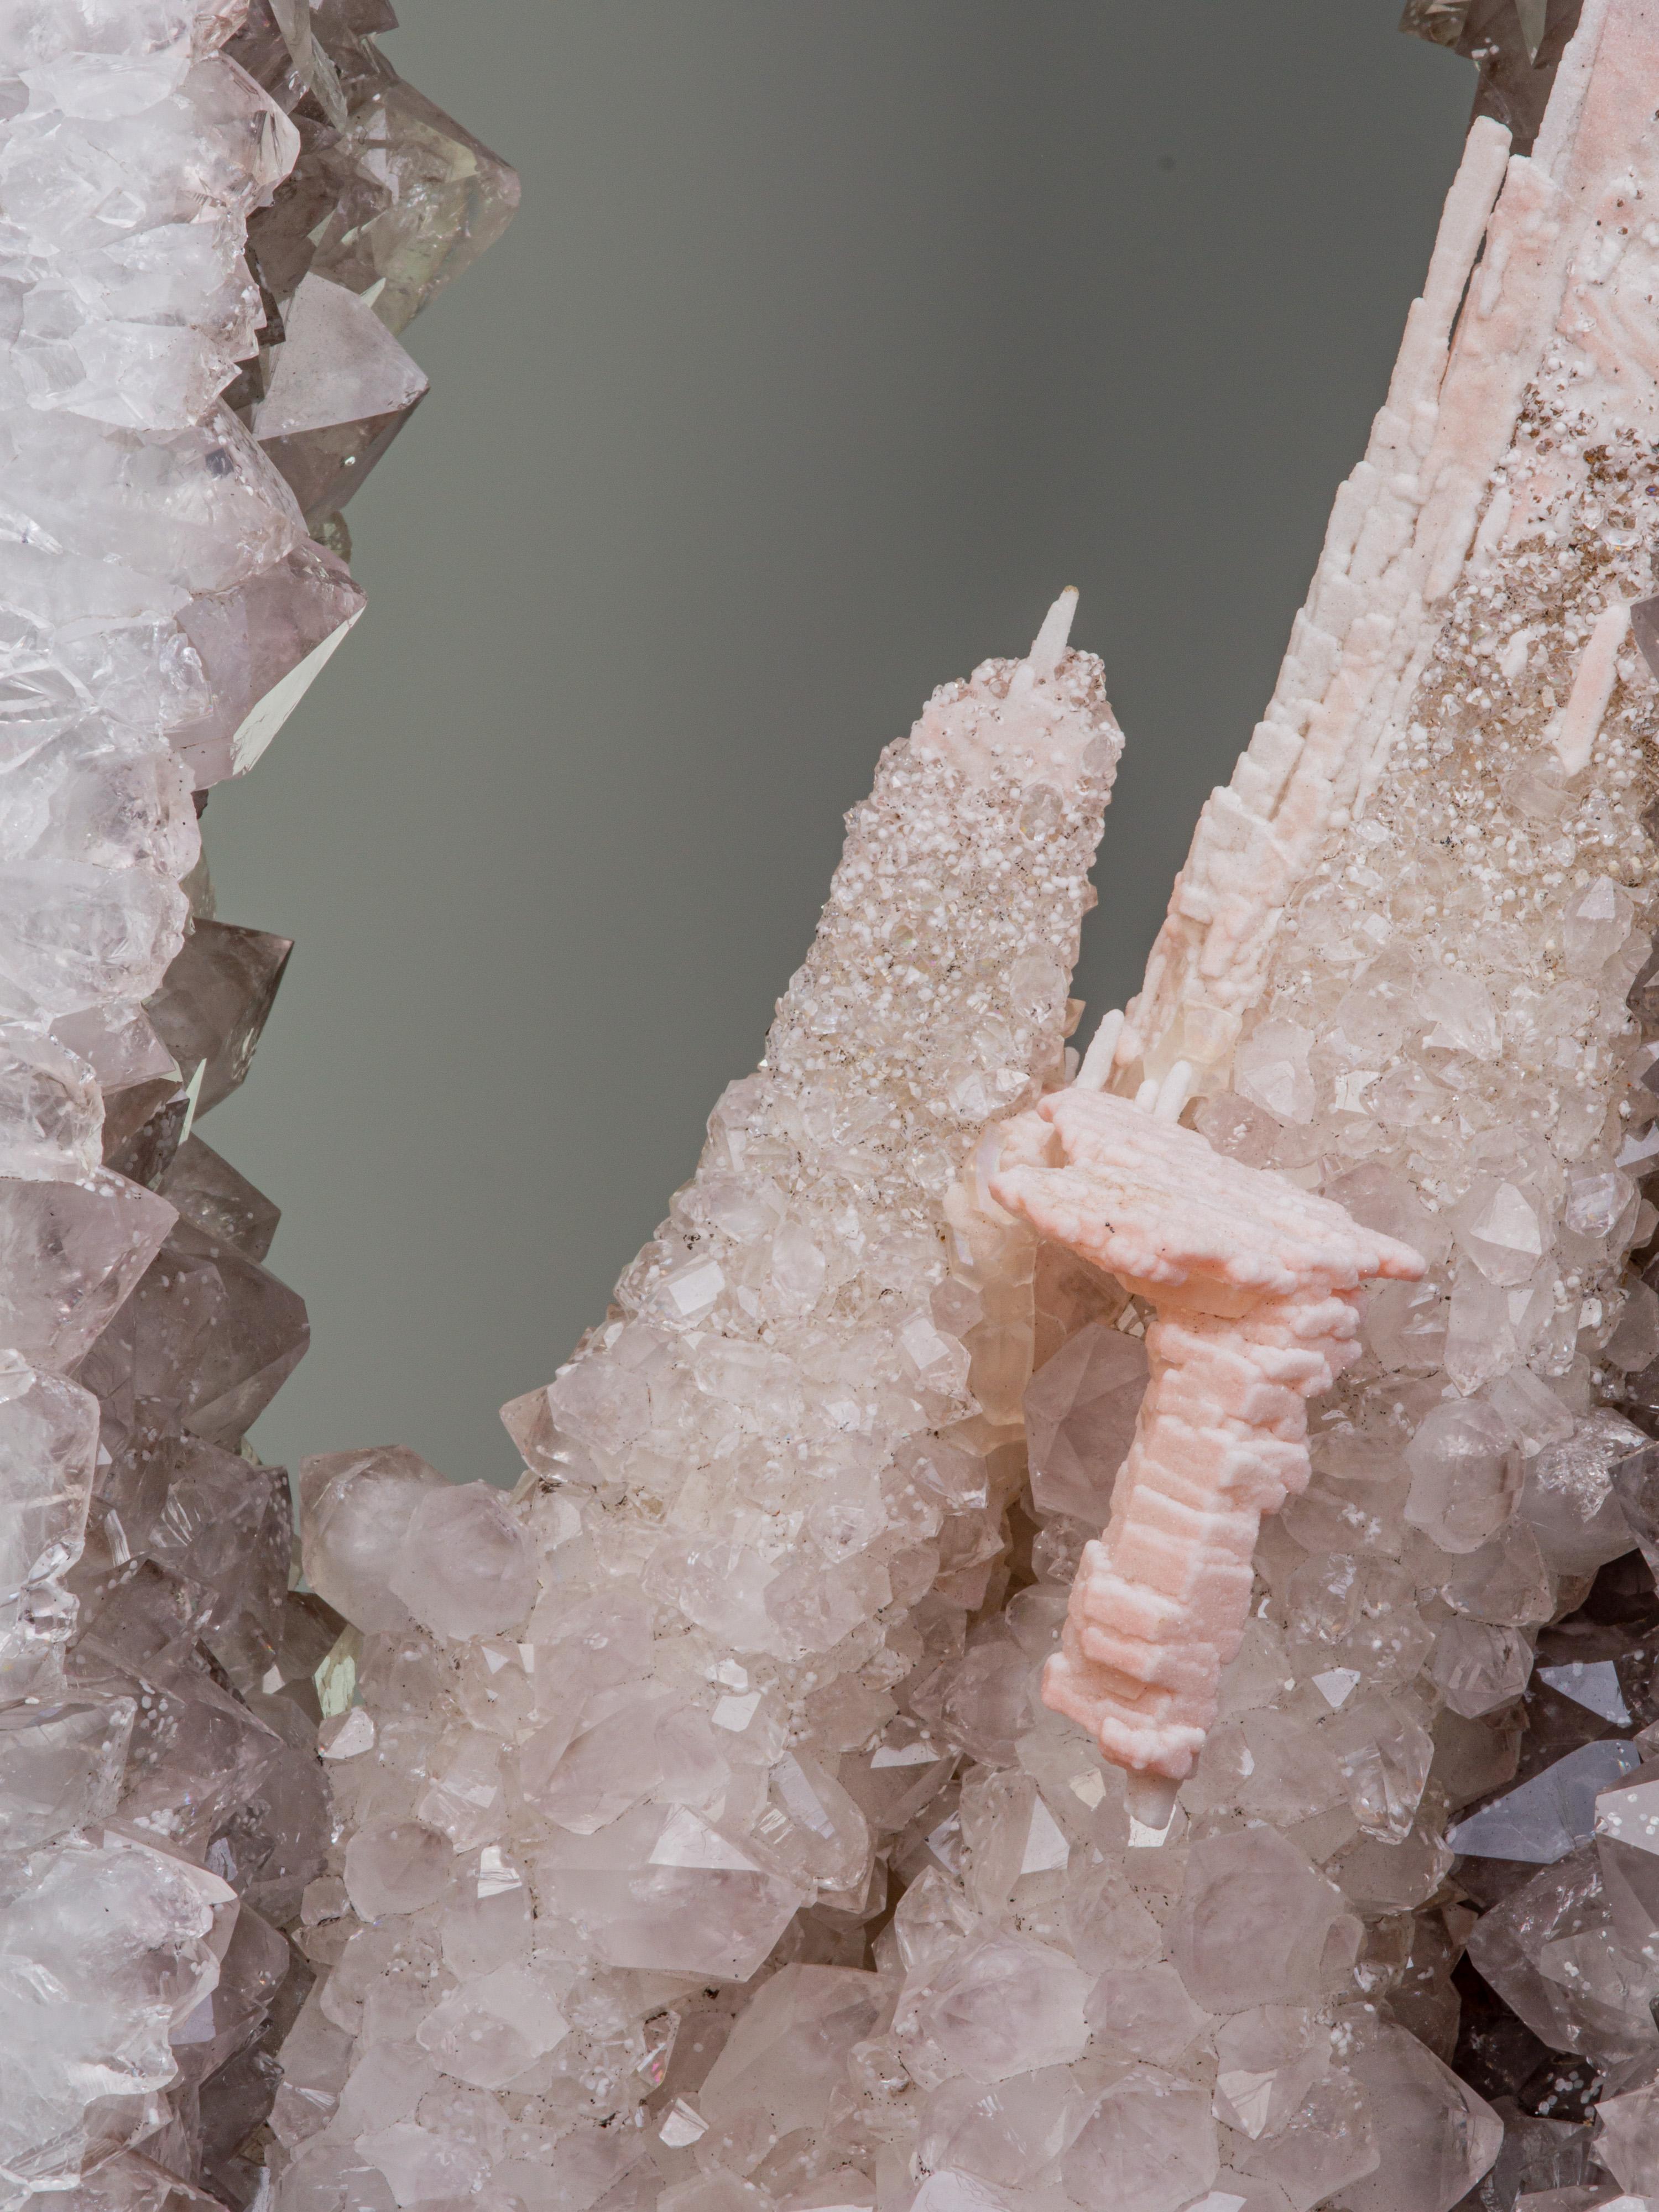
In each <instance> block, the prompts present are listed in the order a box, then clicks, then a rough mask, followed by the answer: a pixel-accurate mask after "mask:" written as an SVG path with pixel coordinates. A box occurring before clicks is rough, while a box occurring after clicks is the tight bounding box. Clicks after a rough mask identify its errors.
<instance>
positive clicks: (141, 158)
mask: <svg viewBox="0 0 1659 2212" xmlns="http://www.w3.org/2000/svg"><path fill="white" fill-rule="evenodd" d="M391 20H392V18H391V15H390V12H389V10H387V9H385V8H383V7H380V6H378V5H376V4H375V0H369V4H368V5H367V6H364V5H362V4H360V0H338V4H331V5H329V6H327V7H325V8H321V9H318V10H317V11H316V17H315V21H314V23H313V19H312V17H311V16H309V15H307V11H306V8H305V5H304V0H281V4H277V5H276V7H275V10H274V12H268V11H266V10H265V9H264V0H256V4H255V7H254V9H253V12H252V14H250V13H249V10H248V6H247V0H9V4H6V5H5V6H3V7H0V115H3V118H4V119H3V122H0V210H3V216H0V300H3V322H0V442H3V451H4V455H5V497H4V502H3V520H0V660H3V666H0V1251H3V1255H4V1264H3V1268H0V2203H4V2204H6V2205H9V2206H21V2205H23V2204H24V2203H60V2204H62V2203H76V2204H82V2203H83V2204H84V2205H85V2206H87V2207H88V2208H91V2207H94V2206H95V2207H99V2208H105V2207H107V2208H109V2212H116V2208H129V2207H131V2208H138V2207H143V2208H145V2212H150V2208H155V2212H160V2208H161V2207H163V2206H164V2205H168V2204H171V2203H176V2204H178V2205H179V2206H184V2205H186V2204H199V2205H201V2206H204V2207H208V2206H211V2205H212V2204H215V2203H219V2204H223V2205H226V2206H229V2207H232V2208H235V2212H240V2208H242V2207H244V2206H246V2205H249V2204H251V2203H252V2202H253V2201H254V2200H255V2198H256V2197H258V2195H259V2194H260V2191H261V2190H262V2188H264V2187H266V2186H267V2182H266V2177H265V2172H264V2152H263V2144H264V2132H263V2131H264V2120H265V2117H266V2115H267V2113H268V2112H269V2111H270V2106H271V2103H272V2100H273V2098H274V2097H275V2095H276V2088H277V2082H278V2068H277V2063H276V2057H275V2055H274V2053H275V2049H276V2045H277V2044H278V2043H279V2042H280V2040H281V2039H282V2037H283V2035H284V2034H285V2033H287V2031H288V2028H289V2024H290V2023H291V2021H292V2020H293V2019H294V2017H295V2014H296V2013H297V2011H298V2010H299V2008H300V2006H301V2003H302V2002H303V2000H304V1996H305V1993H306V1989H307V1986H308V1984H309V1981H310V1978H311V1971H312V1970H311V1968H310V1967H309V1966H308V1965H307V1962H306V1961H305V1960H304V1959H303V1957H302V1956H301V1954H299V1953H298V1952H297V1951H296V1950H295V1948H294V1947H293V1945H292V1943H291V1942H290V1939H289V1934H288V1932H287V1931H288V1929H289V1928H290V1927H291V1926H292V1925H293V1924H294V1923H295V1922H296V1921H297V1918H298V1915H299V1911H300V1906H301V1899H302V1897H303V1895H304V1893H305V1891H306V1887H307V1883H309V1882H310V1881H313V1879H314V1878H315V1877H316V1875H317V1874H318V1872H319V1869H320V1868H321V1866H322V1864H323V1861H324V1857H325V1852H326V1849H327V1845H328V1820H329V1813H328V1802H327V1796H326V1791H325V1785H324V1781H323V1775H322V1770H321V1768H320V1766H319V1762H318V1759H317V1756H316V1747H315V1732H316V1726H317V1723H318V1722H319V1719H320V1709H319V1704H318V1699H317V1692H316V1688H315V1684H314V1681H313V1677H314V1675H315V1674H316V1670H317V1668H318V1667H319V1664H320V1663H322V1662H324V1661H325V1658H326V1656H327V1654H328V1652H329V1650H331V1647H332V1645H333V1644H334V1643H335V1641H336V1640H337V1637H338V1635H339V1633H340V1631H341V1628H342V1626H343V1624H342V1623H341V1622H340V1621H339V1620H337V1618H336V1617H335V1616H334V1615H333V1614H332V1613H331V1612H330V1610H329V1608H328V1607H327V1606H326V1605H325V1603H324V1601H322V1600H321V1599H320V1598H319V1597H317V1596H316V1595H311V1594H307V1593H303V1592H301V1591H300V1590H299V1589H297V1588H295V1587H292V1586H291V1585H292V1584H293V1583H295V1579H296V1578H295V1576H294V1575H293V1573H292V1571H291V1562H292V1553H293V1529H292V1517H291V1510H290V1504H289V1486H288V1480H287V1477H286V1475H285V1474H284V1472H283V1470H282V1469H281V1468H269V1467H264V1466H262V1465H261V1464H260V1463H259V1462H258V1456H257V1455H255V1454H254V1453H253V1452H252V1450H251V1449H249V1448H248V1447H246V1445H245V1443H243V1438H244V1436H245V1433H246V1430H247V1428H248V1425H249V1424H250V1423H251V1422H252V1419H254V1418H255V1416H256V1415H257V1414H258V1412H259V1411H260V1410H261V1408H262V1407H264V1405H265V1404H266V1403H267V1402H268V1401H269V1400H270V1397H271V1395H272V1394H273V1393H274V1392H275V1391H276V1389H278V1387H279V1386H280V1385H281V1383H283V1379H284V1378H285V1377H286V1376H287V1375H288V1374H289V1372H290V1371H291V1370H292V1368H293V1367H294V1365H295V1362H296V1361H297V1359H298V1358H299V1357H300V1356H301V1352H303V1350H304V1348H305V1344H306V1335H307V1331H306V1319H305V1310H304V1308H303V1306H302V1304H301V1301H300V1299H299V1298H298V1297H296V1296H295V1293H294V1292H293V1291H289V1289H287V1288H286V1287H285V1286H284V1285H283V1284H282V1283H280V1282H278V1281H277V1280H276V1278H275V1277H274V1276H273V1275H271V1274H270V1273H268V1272H267V1270H266V1269H265V1267H264V1258H265V1255H266V1252H267V1249H268V1248H269V1246H270V1241H271V1237H272V1233H273V1231H274V1230H275V1228H276V1218H277V1217H276V1208H275V1206H272V1205H271V1204H270V1202H269V1200H266V1199H264V1197H262V1196H261V1194H259V1193H258V1191H256V1190H254V1189H253V1188H252V1186H251V1185H250V1184H249V1183H247V1182H246V1181H245V1179H244V1178H243V1177H242V1176H240V1175H239V1174H238V1173H237V1172H236V1170H234V1168H233V1167H231V1166H230V1165H229V1164H228V1163H227V1162H226V1161H224V1160H223V1159H222V1158H219V1156H218V1155H217V1154H216V1152H213V1151H212V1150H211V1149H210V1147H209V1146H207V1145H205V1144H204V1142H203V1140H202V1139H201V1138H200V1137H199V1136H198V1135H197V1134H196V1133H195V1123H196V1121H197V1118H198V1117H199V1116H200V1115H203V1114H204V1113H205V1112H207V1111H208V1110H209V1109H211V1108H212V1107H213V1106H214V1105H216V1104H217V1103H219V1102H220V1101H221V1100H222V1099H223V1098H224V1097H227V1096H228V1094H229V1093H230V1092H231V1091H233V1090H234V1088H235V1087H236V1086H237V1085H238V1084H240V1082H241V1081H242V1079H243V1078H244V1077H245V1076H246V1073H247V1070H248V1065H249V1061H250V1060H251V1057H252V1052H253V1049H254V1047H255V1044H256V1043H257V1042H258V1036H259V1032H260V1030H261V1027H262V1025H263V1024H264V1019H265V1018H266V1016H267V1014H268V1012H269V1011H270V1005H271V1001H272V999H273V996H274V994H275V992H276V987H277V984H278V981H280V978H281V975H282V973H283V963H284V962H285V960H286V958H287V956H288V952H289V945H288V944H287V942H286V941H285V940H284V939H280V938H276V937H273V936H270V935H269V934H267V933H263V932H260V931H258V930H255V929H249V928H243V927H237V926H234V925H233V924H229V923H227V922H222V921H219V920H218V919H217V918H216V915H215V914H214V908H213V899H212V894H211V890H210V884H209V880H208V877H207V873H206V871H205V868H204V866H203V865H202V863H201V860H200V839H199V834H198V829H197V821H198V817H199V815H200V813H201V811H202V809H203V807H204V805H205V804H206V800H207V796H208V792H209V789H210V787H211V786H212V785H214V784H216V783H217V782H219V781H222V780H223V779H224V778H225V777H226V776H228V775H234V774H236V773H238V772H240V770H241V769H245V768H246V767H247V766H249V765H250V764H251V763H252V761H253V760H254V759H255V758H256V757H258V753H259V751H260V750H262V749H263V747H264V744H266V743H267V742H268V741H269V739H270V736H271V735H272V734H273V732H275V730H276V728H277V726H279V725H280V723H281V721H282V720H283V717H284V715H285V714H287V713H288V711H289V709H290V708H291V707H292V706H293V704H294V703H295V701H296V700H297V699H298V698H299V696H301V694H302V692H303V691H304V690H305V689H306V687H307V684H308V683H309V682H310V681H311V679H312V678H313V676H314V675H315V673H316V672H317V671H318V669H319V667H320V665H322V662H323V660H324V659H325V658H326V657H327V654H328V653H330V652H331V650H332V649H333V647H335V646H336V645H337V643H338V642H339V641H340V639H341V638H342V637H343V635H344V634H345V631H346V630H347V629H349V626H350V624H351V623H352V622H353V621H354V620H355V619H356V616H357V614H358V612H359V611H361V607H362V594H361V592H359V591H358V589H357V587H356V585H355V584H354V583H353V582H352V580H351V578H350V575H349V571H348V569H347V568H346V566H345V562H344V560H343V558H342V552H343V547H344V533H343V526H340V525H339V523H338V520H337V514H336V513H334V510H337V507H339V505H340V504H341V503H342V501H343V497H344V496H345V495H346V493H347V491H349V489H351V488H353V487H354V486H355V483H356V477H357V476H360V475H361V474H362V473H363V471H365V470H366V468H367V467H368V465H369V463H370V461H371V460H372V459H373V458H374V453H376V452H377V451H378V450H379V448H380V446H383V445H384V443H385V441H386V438H387V437H388V436H389V435H390V433H391V429H392V428H395V427H396V423H395V421H394V422H387V421H386V419H385V418H386V416H388V414H389V413H392V412H393V411H394V410H390V409H388V407H387V406H386V404H385V402H386V396H387V393H388V392H389V391H390V390H391V389H392V386H393V384H394V383H395V384H398V388H400V389H404V388H406V389H407V391H408V392H413V391H414V390H415V387H416V386H418V385H419V381H420V380H419V378H418V375H417V374H416V372H414V370H413V367H412V364H411V363H410V362H408V360H407V358H406V356H404V355H403V353H402V350H401V349H400V348H399V347H398V344H397V343H396V340H395V338H394V337H392V335H391V331H392V327H394V326H401V324H402V323H404V322H406V321H407V320H408V319H409V316H410V314H411V313H413V312H414V311H415V309H416V307H418V306H420V305H421V304H422V302H423V301H424V300H425V299H426V298H427V297H428V296H429V295H430V294H431V292H432V291H433V290H434V289H436V287H437V285H438V284H439V283H441V282H442V281H444V279H445V278H446V277H447V276H448V275H449V274H450V273H453V270H454V269H455V268H457V267H459V265H461V264H464V262H465V260H466V258H468V256H469V254H470V252H472V251H474V250H476V248H477V246H479V245H481V244H483V243H484V242H487V240H488V238H489V234H491V232H492V230H493V229H494V228H499V225H500V222H501V220H502V219H504V216H505V215H506V213H507V212H509V211H510V204H511V197H512V192H511V179H510V173H507V172H504V171H503V170H502V169H501V165H500V164H498V163H495V161H494V157H493V156H489V155H486V154H485V153H484V152H483V149H480V148H477V147H476V146H474V145H473V144H472V143H471V141H470V140H468V139H467V138H466V137H465V134H464V133H461V132H459V131H458V130H456V128H455V127H454V126H453V125H449V124H448V123H447V120H446V118H443V117H442V116H441V115H440V114H438V112H437V111H435V110H434V109H431V108H429V107H428V106H427V105H426V104H425V103H424V102H422V101H420V100H418V98H417V97H416V95H413V94H410V93H409V92H408V89H407V88H405V87H403V86H400V85H399V84H398V81H397V80H396V78H395V76H392V73H391V71H390V70H388V69H387V68H386V65H385V64H384V63H382V62H381V61H380V58H379V57H378V55H377V53H376V51H375V48H374V43H373V38H372V35H371V34H372V33H374V31H375V30H377V29H379V28H381V27H385V26H386V24H389V23H390V21H391ZM251 231H252V233H253V234H256V235H257V236H258V237H260V238H261V239H264V240H269V241H270V252H269V255H268V257H267V258H268V261H269V264H270V266H269V268H267V266H266V263H265V262H264V261H261V260H260V259H259V258H258V253H257V252H251V251H250V232H251ZM279 246H280V247H281V249H282V251H281V252H280V253H279V252H278V251H277V248H278V247H279ZM308 284H309V285H312V286H313V287H315V288H320V296H321V297H322V298H323V300H324V301H325V305H324V307H322V308H321V309H320V310H319V311H316V312H315V313H310V311H308V310H307V308H306V307H304V306H303V305H301V307H300V310H299V312H297V313H290V317H289V319H290V320H291V321H292V322H293V324H294V325H295V328H296V330H298V331H300V332H301V334H302V335H303V336H305V338H306V344H305V347H304V349H302V351H301V357H300V359H299V362H298V365H297V368H291V369H290V370H289V371H286V372H285V368H284V362H283V346H284V337H285V325H284V323H283V313H284V311H285V309H288V310H292V309H293V308H294V307H295V303H296V302H299V301H301V295H303V294H304V293H305V290H306V287H307V285H308ZM336 294H337V295H338V301H336V300H335V299H334V297H333V295H336ZM339 301H343V302H345V303H347V304H346V305H345V307H343V308H342V307H340V306H339V304H338V302H339ZM308 317H309V319H308ZM284 394H286V395H287V396H286V398H284V397H283V395H284ZM273 396H275V398H276V399H277V400H279V401H280V402H281V404H280V405H278V406H277V407H276V410H275V413H274V415H273V416H272V417H271V419H270V421H269V422H267V421H266V420H264V419H263V416H264V413H266V412H268V411H269V410H271V407H272V401H273ZM402 404H404V405H405V408H406V404H410V402H409V401H408V400H407V398H406V399H405V401H404V403H402ZM398 419H401V417H398ZM349 470H351V471H356V474H355V475H349V474H347V473H345V471H349ZM319 488H320V489H325V490H326V491H327V493H328V495H329V496H328V500H327V502H326V511H325V509H324V508H323V507H316V506H315V504H314V502H315V500H316V498H317V496H318V495H319ZM313 532H315V533H317V534H315V535H313ZM319 537H320V538H325V539H326V540H327V541H328V542H327V544H324V543H320V542H319Z"/></svg>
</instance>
